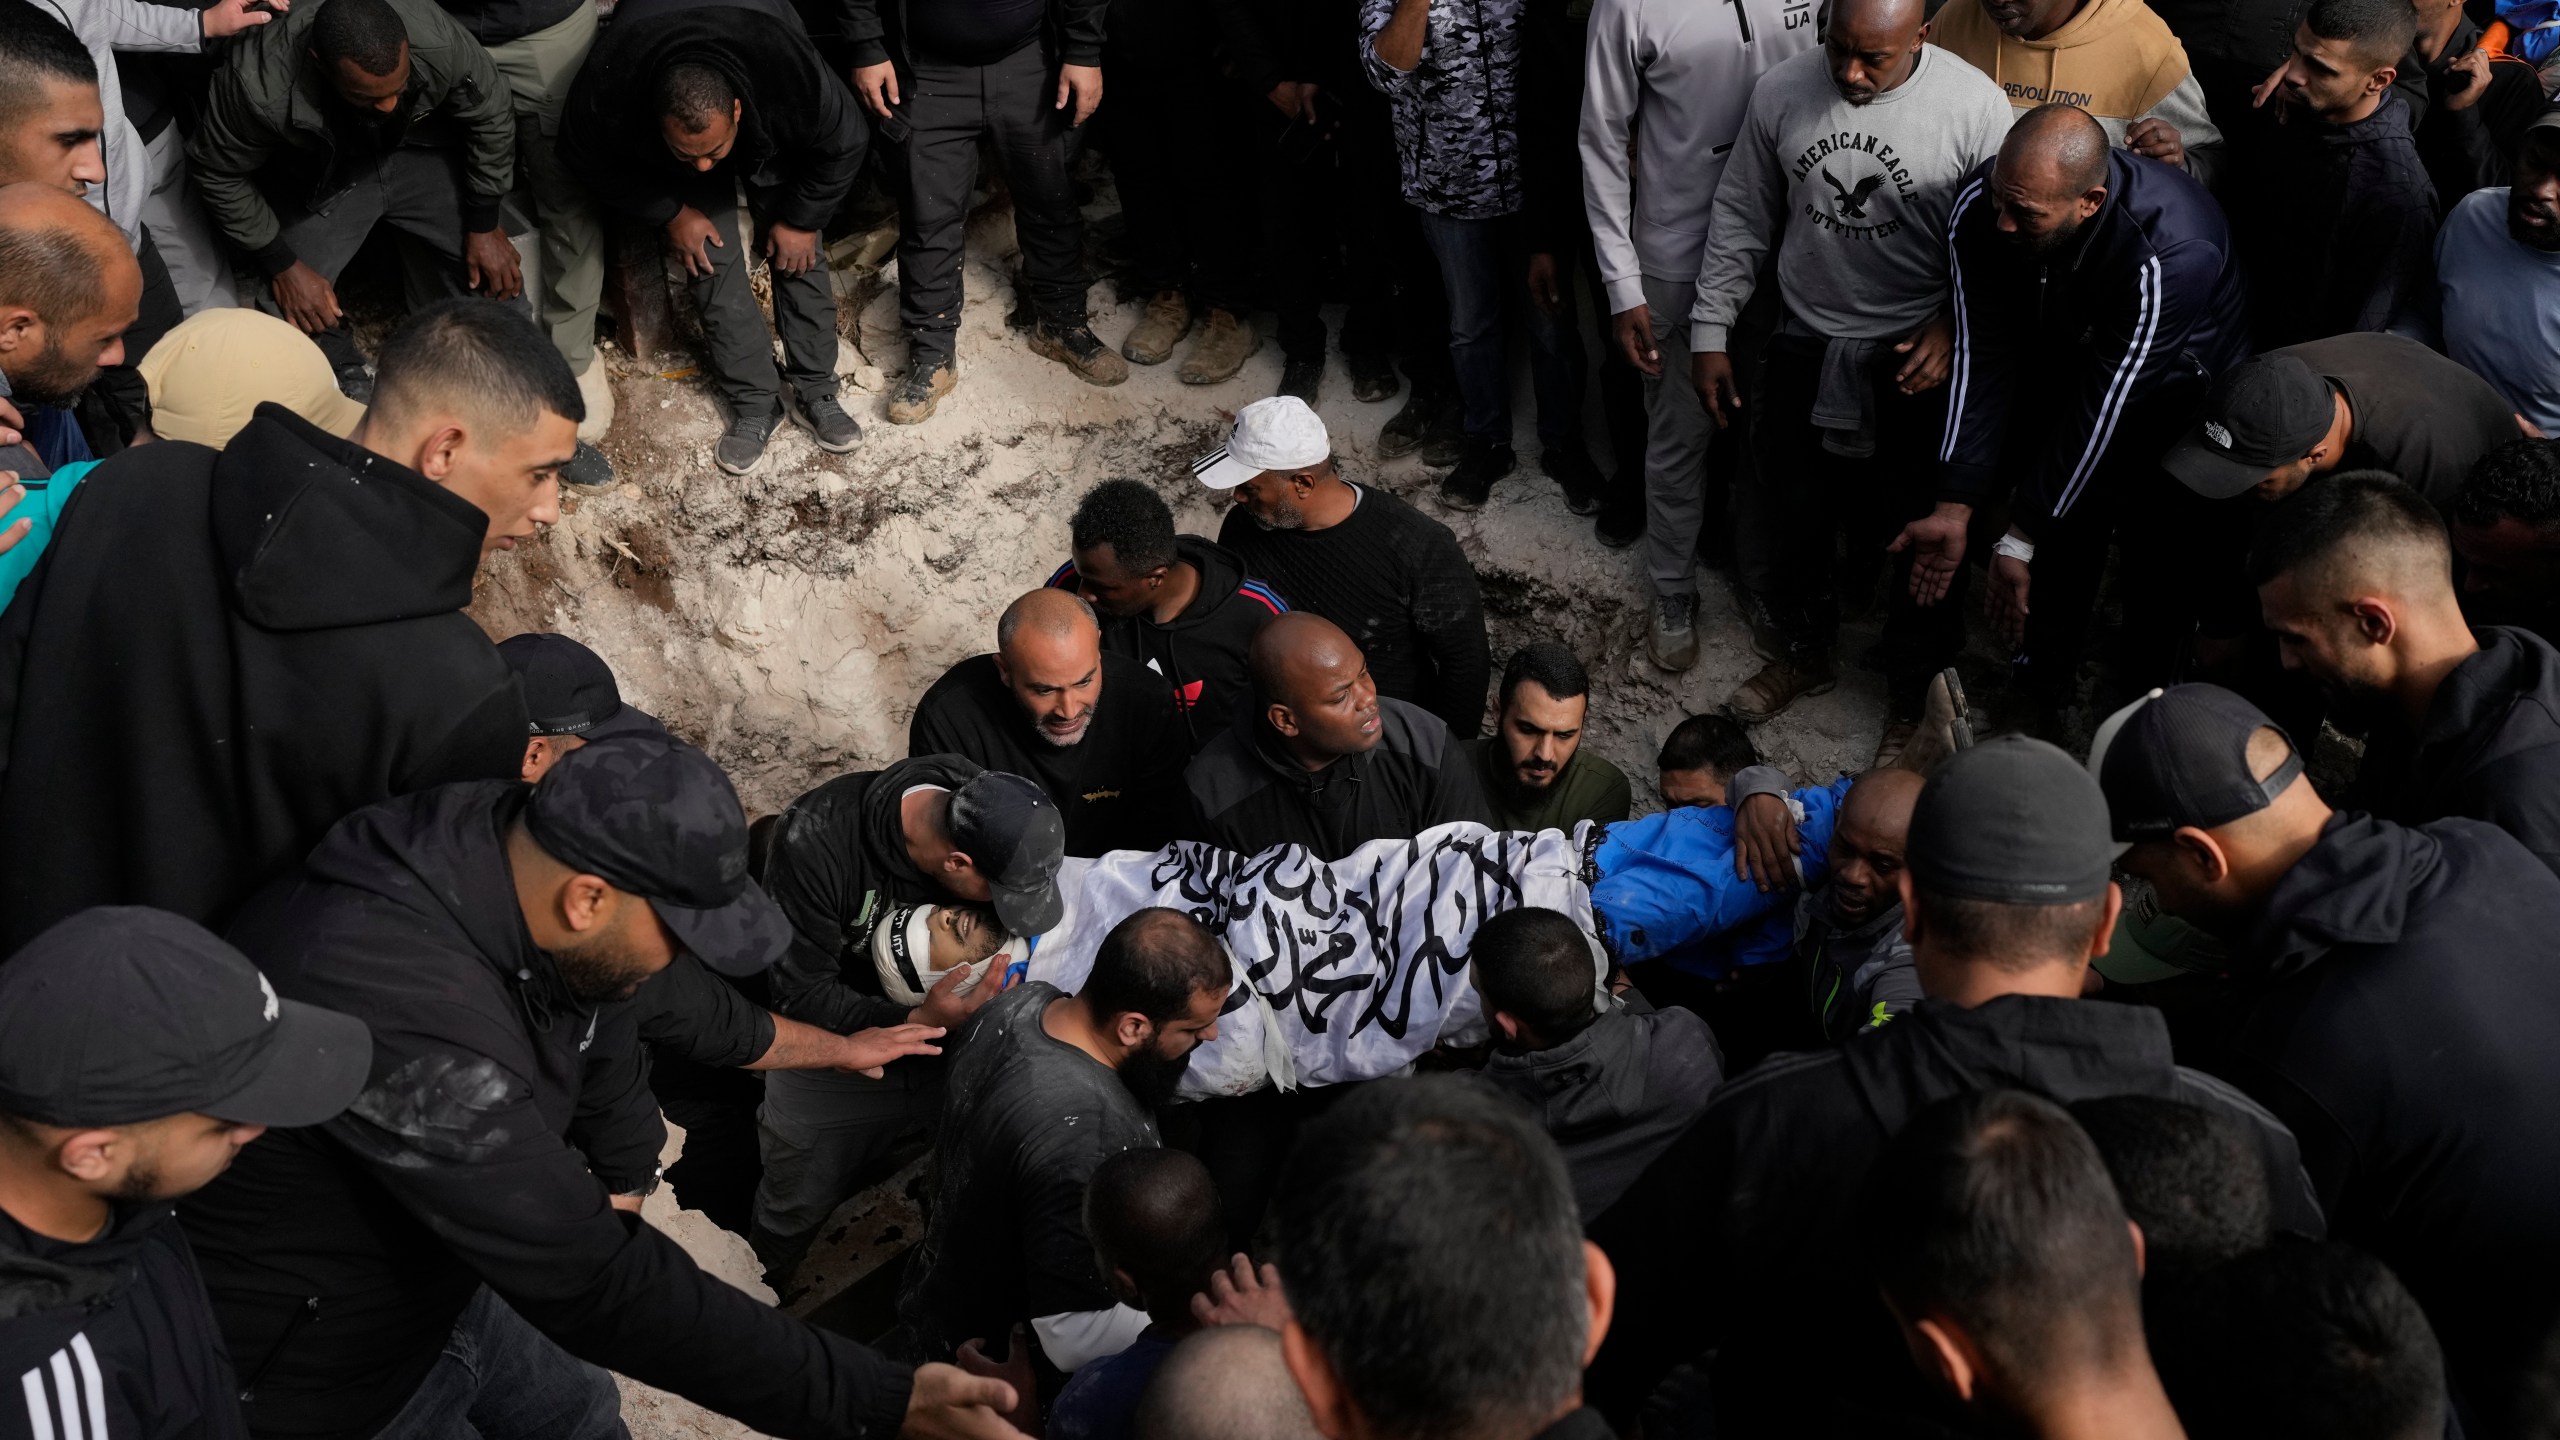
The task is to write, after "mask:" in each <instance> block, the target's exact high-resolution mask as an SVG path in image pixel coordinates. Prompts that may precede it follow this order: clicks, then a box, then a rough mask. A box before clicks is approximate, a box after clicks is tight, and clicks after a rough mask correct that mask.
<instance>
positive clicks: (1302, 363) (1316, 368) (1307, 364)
mask: <svg viewBox="0 0 2560 1440" xmlns="http://www.w3.org/2000/svg"><path fill="white" fill-rule="evenodd" d="M1323 388H1324V362H1323V361H1322V360H1287V361H1283V362H1282V363H1281V366H1280V388H1279V390H1278V391H1277V392H1275V393H1277V394H1281V395H1295V396H1297V397H1298V398H1299V399H1301V400H1304V401H1306V402H1307V403H1308V404H1310V405H1313V404H1314V403H1316V392H1317V391H1319V390H1321V389H1323Z"/></svg>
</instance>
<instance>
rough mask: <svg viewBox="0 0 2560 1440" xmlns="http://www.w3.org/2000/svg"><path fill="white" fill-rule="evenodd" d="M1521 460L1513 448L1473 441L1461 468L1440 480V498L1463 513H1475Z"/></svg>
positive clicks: (1488, 441) (1462, 460)
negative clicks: (1496, 482) (1514, 453)
mask: <svg viewBox="0 0 2560 1440" xmlns="http://www.w3.org/2000/svg"><path fill="white" fill-rule="evenodd" d="M1518 463H1519V462H1518V460H1517V458H1516V457H1514V456H1513V455H1512V453H1511V447H1510V446H1508V445H1504V444H1501V443H1499V442H1497V441H1492V440H1470V441H1468V442H1467V450H1466V453H1465V454H1464V455H1461V456H1459V457H1458V464H1457V468H1456V469H1454V470H1451V471H1450V472H1449V473H1448V475H1447V476H1445V477H1443V478H1442V480H1441V481H1440V498H1441V499H1442V500H1445V501H1447V502H1448V503H1449V504H1451V505H1453V506H1456V507H1457V508H1458V509H1460V510H1473V509H1475V508H1477V507H1478V506H1481V505H1482V504H1484V501H1485V497H1486V496H1488V495H1490V494H1492V493H1493V482H1494V481H1496V480H1499V479H1501V478H1502V477H1503V476H1505V475H1508V474H1510V473H1511V470H1512V467H1513V466H1515V465H1516V464H1518Z"/></svg>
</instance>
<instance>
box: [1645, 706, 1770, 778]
mask: <svg viewBox="0 0 2560 1440" xmlns="http://www.w3.org/2000/svg"><path fill="white" fill-rule="evenodd" d="M1759 763H1760V751H1759V749H1758V747H1756V746H1754V745H1753V744H1752V743H1751V732H1750V731H1748V730H1745V729H1743V728H1742V724H1741V722H1740V721H1738V720H1735V719H1733V718H1732V717H1730V716H1726V715H1692V716H1690V717H1689V718H1688V719H1686V720H1683V721H1681V722H1680V723H1679V724H1677V725H1674V726H1672V727H1671V733H1670V734H1669V735H1668V736H1666V737H1664V739H1663V742H1662V753H1661V754H1659V755H1656V756H1655V757H1653V768H1655V769H1656V770H1712V771H1714V772H1715V773H1716V774H1718V775H1721V776H1723V777H1724V778H1725V779H1727V780H1730V779H1732V778H1733V777H1734V776H1736V775H1739V774H1741V773H1742V772H1743V771H1745V770H1747V769H1749V768H1751V767H1752V766H1754V765H1757V764H1759Z"/></svg>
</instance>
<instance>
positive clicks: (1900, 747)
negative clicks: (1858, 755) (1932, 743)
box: [1867, 720, 1927, 774]
mask: <svg viewBox="0 0 2560 1440" xmlns="http://www.w3.org/2000/svg"><path fill="white" fill-rule="evenodd" d="M1919 733H1920V722H1919V721H1917V720H1887V721H1885V722H1884V738H1883V739H1881V740H1878V741H1877V742H1876V753H1875V758H1874V759H1872V760H1870V761H1868V762H1867V768H1868V769H1870V770H1911V769H1917V768H1918V767H1916V766H1911V765H1905V764H1903V763H1902V757H1903V756H1905V755H1908V754H1910V753H1911V738H1912V737H1913V736H1915V735H1917V734H1919ZM1922 773H1924V774H1925V773H1927V772H1926V771H1923V772H1922Z"/></svg>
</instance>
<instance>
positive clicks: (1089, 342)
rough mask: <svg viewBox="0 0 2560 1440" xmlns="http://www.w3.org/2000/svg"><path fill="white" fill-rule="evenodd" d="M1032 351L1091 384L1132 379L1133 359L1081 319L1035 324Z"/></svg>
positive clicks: (1032, 332) (1113, 382) (1107, 383)
mask: <svg viewBox="0 0 2560 1440" xmlns="http://www.w3.org/2000/svg"><path fill="white" fill-rule="evenodd" d="M1031 353H1032V354H1034V355H1039V356H1043V357H1045V358H1047V359H1051V360H1055V361H1057V362H1058V363H1059V364H1061V365H1064V366H1066V367H1067V368H1068V369H1069V370H1071V371H1074V372H1075V377H1076V378H1077V379H1079V380H1081V381H1083V382H1084V383H1086V384H1087V385H1117V384H1119V383H1120V382H1121V381H1123V380H1126V379H1128V378H1129V362H1128V361H1126V360H1123V359H1121V358H1120V352H1119V351H1117V350H1114V349H1112V348H1111V347H1110V346H1108V345H1105V344H1103V343H1102V342H1101V341H1100V340H1097V339H1095V338H1094V335H1093V327H1092V326H1090V325H1087V324H1085V323H1084V322H1083V321H1081V320H1079V321H1076V322H1075V323H1074V324H1072V325H1055V324H1051V323H1050V322H1048V321H1046V320H1044V321H1042V322H1040V323H1039V324H1037V325H1034V326H1032V327H1031Z"/></svg>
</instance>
